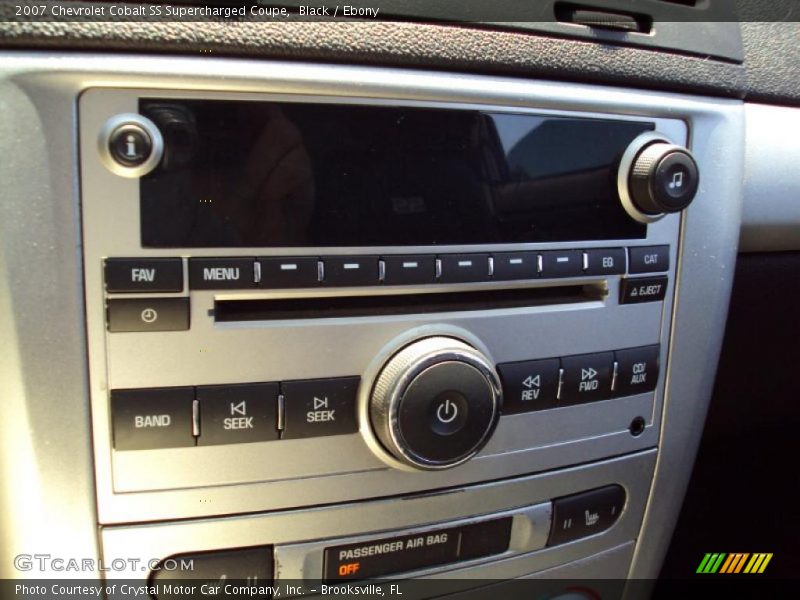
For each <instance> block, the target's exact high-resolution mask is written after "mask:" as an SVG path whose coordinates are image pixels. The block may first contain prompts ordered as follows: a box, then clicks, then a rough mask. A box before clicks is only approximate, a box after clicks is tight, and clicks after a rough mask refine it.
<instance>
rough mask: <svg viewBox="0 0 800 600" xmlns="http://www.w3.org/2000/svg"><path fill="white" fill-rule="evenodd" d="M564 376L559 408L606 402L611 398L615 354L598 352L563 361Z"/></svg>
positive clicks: (571, 357)
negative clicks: (583, 403)
mask: <svg viewBox="0 0 800 600" xmlns="http://www.w3.org/2000/svg"><path fill="white" fill-rule="evenodd" d="M561 368H562V369H564V374H563V378H562V382H561V395H560V397H559V406H567V405H570V404H579V403H582V402H592V401H594V400H605V399H606V398H610V397H611V377H612V374H613V370H614V353H613V352H598V353H597V354H581V355H579V356H567V357H564V358H562V359H561Z"/></svg>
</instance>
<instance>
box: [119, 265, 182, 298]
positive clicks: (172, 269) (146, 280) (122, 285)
mask: <svg viewBox="0 0 800 600" xmlns="http://www.w3.org/2000/svg"><path fill="white" fill-rule="evenodd" d="M105 279H106V291H107V292H108V293H110V294H119V293H136V292H182V291H183V263H182V261H181V259H180V258H141V259H140V258H107V259H106V261H105Z"/></svg>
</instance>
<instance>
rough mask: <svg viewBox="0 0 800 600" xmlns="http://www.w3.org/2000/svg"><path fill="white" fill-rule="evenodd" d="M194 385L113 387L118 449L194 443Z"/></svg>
mask: <svg viewBox="0 0 800 600" xmlns="http://www.w3.org/2000/svg"><path fill="white" fill-rule="evenodd" d="M193 400H194V388H191V387H177V388H156V389H141V390H112V392H111V420H112V425H113V435H114V448H115V449H116V450H147V449H151V448H179V447H182V446H194V445H195V439H194V436H193V435H192V401H193Z"/></svg>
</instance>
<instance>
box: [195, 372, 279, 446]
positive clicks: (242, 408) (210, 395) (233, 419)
mask: <svg viewBox="0 0 800 600" xmlns="http://www.w3.org/2000/svg"><path fill="white" fill-rule="evenodd" d="M197 399H198V401H199V402H200V438H199V439H198V441H197V442H198V445H200V446H211V445H216V444H240V443H246V442H263V441H268V440H276V439H278V428H277V425H278V418H277V403H278V384H277V383H254V384H244V385H214V386H204V387H198V388H197Z"/></svg>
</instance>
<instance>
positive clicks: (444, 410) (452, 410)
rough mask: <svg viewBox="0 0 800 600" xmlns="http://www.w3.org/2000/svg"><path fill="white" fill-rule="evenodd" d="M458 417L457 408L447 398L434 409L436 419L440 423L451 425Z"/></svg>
mask: <svg viewBox="0 0 800 600" xmlns="http://www.w3.org/2000/svg"><path fill="white" fill-rule="evenodd" d="M457 416H458V406H456V405H455V403H453V402H450V399H449V398H448V399H447V400H445V401H444V402H443V403H442V404H440V405H439V408H437V409H436V418H437V419H439V420H440V421H441V422H442V423H452V422H453V421H454V420H455V418H456V417H457Z"/></svg>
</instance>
